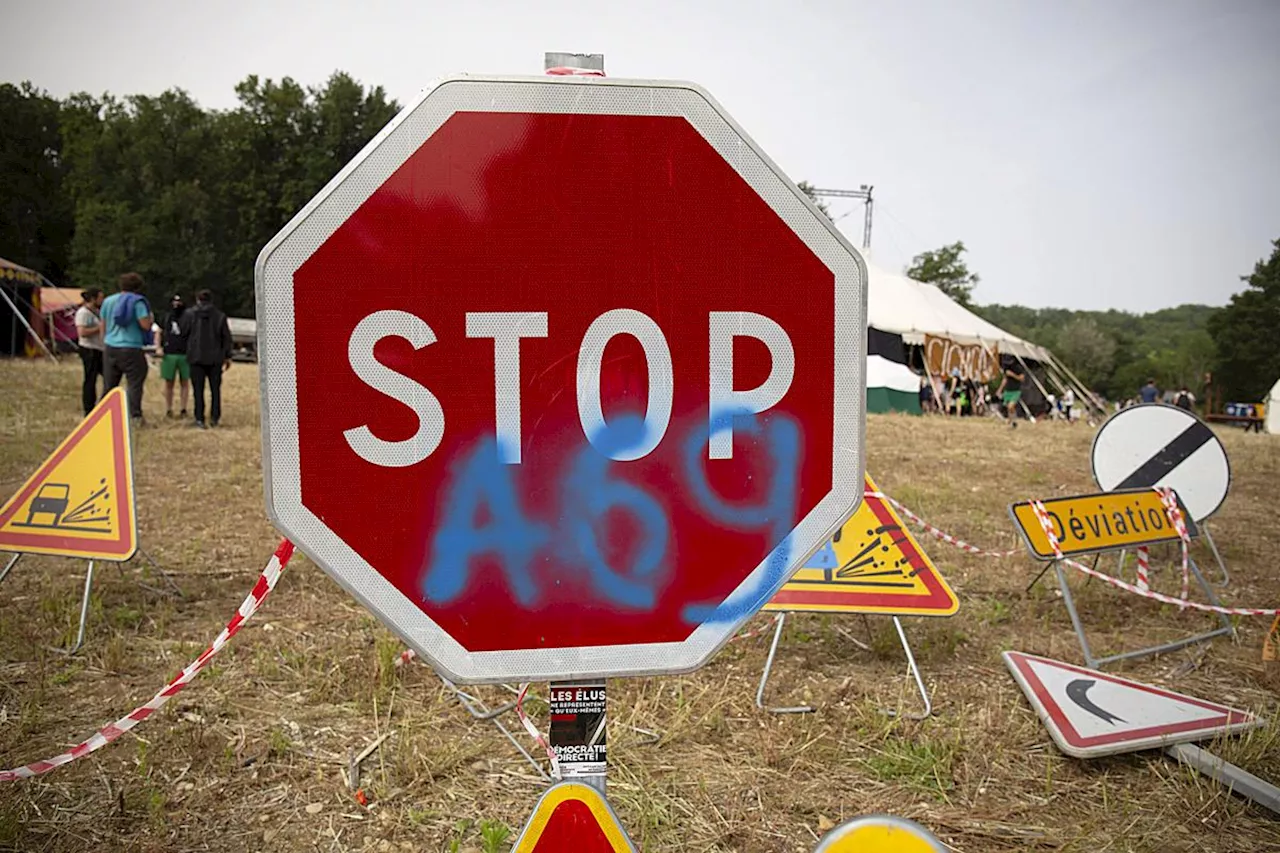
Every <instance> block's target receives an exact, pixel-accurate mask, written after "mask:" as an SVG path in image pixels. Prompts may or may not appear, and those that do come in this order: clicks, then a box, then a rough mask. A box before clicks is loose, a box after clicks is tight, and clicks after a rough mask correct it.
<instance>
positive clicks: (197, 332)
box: [187, 290, 231, 429]
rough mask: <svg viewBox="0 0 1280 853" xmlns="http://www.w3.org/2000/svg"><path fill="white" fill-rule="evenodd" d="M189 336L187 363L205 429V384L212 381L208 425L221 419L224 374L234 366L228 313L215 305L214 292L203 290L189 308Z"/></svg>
mask: <svg viewBox="0 0 1280 853" xmlns="http://www.w3.org/2000/svg"><path fill="white" fill-rule="evenodd" d="M187 315H189V317H190V320H189V325H188V328H189V332H188V336H187V363H188V365H190V368H191V385H192V389H191V390H192V391H193V392H194V394H193V399H192V403H193V404H194V405H193V406H192V408H193V409H194V410H195V417H196V420H195V425H196V426H197V427H199V428H200V429H205V426H206V424H205V417H204V416H205V408H204V383H205V381H206V380H207V381H208V382H209V422H208V425H209V426H217V425H218V421H220V420H222V374H223V372H224V371H226V370H228V369H230V367H231V326H230V324H229V323H228V322H227V315H226V314H223V313H222V312H221V311H220V310H218V309H217V308H216V307H214V304H213V295H212V294H211V293H210V292H209V291H207V290H202V291H200V292H199V293H197V294H196V305H195V307H194V308H192V309H191V310H190V311H188V312H187Z"/></svg>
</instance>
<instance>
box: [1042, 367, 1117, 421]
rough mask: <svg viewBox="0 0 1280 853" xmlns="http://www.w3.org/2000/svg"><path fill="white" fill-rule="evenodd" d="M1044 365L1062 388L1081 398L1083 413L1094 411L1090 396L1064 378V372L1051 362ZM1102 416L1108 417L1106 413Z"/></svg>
mask: <svg viewBox="0 0 1280 853" xmlns="http://www.w3.org/2000/svg"><path fill="white" fill-rule="evenodd" d="M1044 364H1045V366H1046V367H1048V368H1049V370H1050V373H1049V375H1050V376H1053V377H1054V378H1055V381H1056V382H1057V383H1058V385H1059V386H1060V387H1062V388H1069V389H1071V390H1072V391H1074V392H1075V394H1076V396H1077V397H1079V398H1080V403H1081V405H1082V406H1084V409H1083V411H1084V412H1085V413H1086V414H1088V413H1089V412H1091V411H1093V406H1091V405H1090V404H1091V403H1092V402H1093V401H1092V400H1091V399H1090V397H1089V395H1088V394H1085V393H1083V392H1082V391H1081V390H1080V389H1079V388H1077V387H1076V386H1075V384H1074V383H1073V382H1071V380H1069V379H1067V378H1066V377H1065V376H1063V375H1062V371H1061V370H1059V369H1058V368H1057V367H1056V366H1054V365H1053V364H1051V363H1050V362H1044ZM1102 415H1103V417H1106V412H1103V413H1102Z"/></svg>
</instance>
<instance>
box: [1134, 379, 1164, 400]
mask: <svg viewBox="0 0 1280 853" xmlns="http://www.w3.org/2000/svg"><path fill="white" fill-rule="evenodd" d="M1138 399H1140V400H1141V401H1142V402H1144V403H1154V402H1155V401H1156V400H1159V399H1160V389H1159V388H1157V387H1156V381H1155V380H1154V379H1148V380H1147V384H1146V385H1143V386H1142V387H1141V388H1139V389H1138Z"/></svg>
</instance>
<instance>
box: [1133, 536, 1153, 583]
mask: <svg viewBox="0 0 1280 853" xmlns="http://www.w3.org/2000/svg"><path fill="white" fill-rule="evenodd" d="M1136 553H1137V555H1138V589H1140V590H1142V591H1143V592H1146V591H1147V590H1149V589H1151V583H1150V582H1149V579H1148V576H1149V575H1150V573H1151V552H1150V551H1148V550H1147V546H1146V545H1139V546H1138V547H1137V549H1136Z"/></svg>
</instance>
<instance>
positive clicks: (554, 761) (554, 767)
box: [516, 682, 560, 779]
mask: <svg viewBox="0 0 1280 853" xmlns="http://www.w3.org/2000/svg"><path fill="white" fill-rule="evenodd" d="M528 692H529V683H528V682H525V683H524V684H521V685H520V693H519V695H517V696H516V715H517V716H519V717H520V724H521V725H523V726H524V730H525V731H526V732H528V733H529V736H530V737H532V738H533V739H534V741H535V742H537V744H538V746H540V747H542V749H543V750H544V751H545V752H546V753H547V759H548V760H549V761H550V762H551V778H552V779H559V778H560V760H559V759H558V758H556V751H555V750H554V749H552V748H551V744H549V743H547V739H546V738H544V737H543V736H542V732H540V731H538V727H537V726H535V725H534V724H533V720H531V719H529V715H528V714H526V713H525V712H524V697H525V694H527V693H528Z"/></svg>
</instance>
